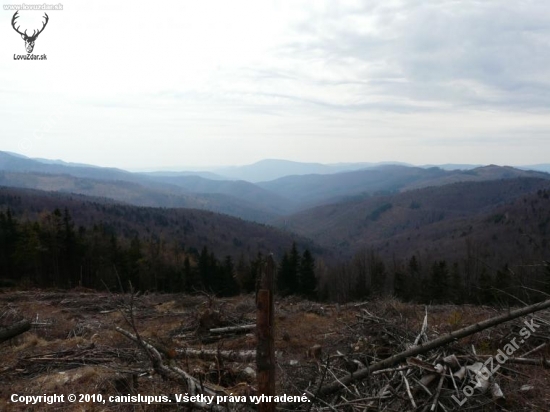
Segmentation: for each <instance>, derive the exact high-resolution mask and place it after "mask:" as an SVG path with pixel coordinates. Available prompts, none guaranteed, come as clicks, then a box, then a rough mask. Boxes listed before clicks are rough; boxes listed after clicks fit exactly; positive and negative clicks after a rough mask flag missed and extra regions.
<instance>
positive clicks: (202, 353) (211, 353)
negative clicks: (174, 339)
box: [176, 348, 256, 362]
mask: <svg viewBox="0 0 550 412" xmlns="http://www.w3.org/2000/svg"><path fill="white" fill-rule="evenodd" d="M176 353H177V354H178V355H182V356H189V357H196V358H201V359H225V360H228V361H230V362H251V361H255V360H256V351H255V350H243V351H234V350H216V349H193V348H184V349H176Z"/></svg>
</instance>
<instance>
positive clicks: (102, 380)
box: [0, 293, 550, 412]
mask: <svg viewBox="0 0 550 412" xmlns="http://www.w3.org/2000/svg"><path fill="white" fill-rule="evenodd" d="M2 299H4V300H2ZM254 299H255V298H254V296H251V295H250V296H241V297H236V298H230V299H217V298H215V297H212V296H208V295H206V294H204V295H199V296H183V295H155V294H145V295H139V294H131V293H130V294H126V295H111V294H104V295H102V296H99V295H98V294H97V293H81V294H78V293H75V294H67V295H65V294H63V295H62V296H58V295H54V294H49V295H43V296H42V295H40V296H34V295H32V294H20V295H17V298H14V299H10V300H8V297H7V295H3V296H1V295H0V302H6V303H5V306H4V307H2V308H0V309H1V310H0V321H2V326H3V327H0V340H2V339H4V340H6V341H9V342H12V344H11V346H9V347H8V346H6V345H8V343H4V344H3V346H2V347H0V353H3V354H4V355H6V356H7V355H8V354H9V359H8V358H6V361H5V362H4V366H3V367H2V369H0V384H1V385H2V386H3V387H4V389H2V390H3V392H1V393H2V395H1V396H2V397H6V396H7V395H6V394H9V393H11V392H10V391H12V390H16V389H17V390H18V391H20V392H21V391H23V390H24V391H25V394H29V395H33V394H37V395H38V394H43V393H46V392H48V390H49V389H47V388H49V387H50V386H47V385H50V383H51V382H52V379H54V380H55V382H62V384H61V386H59V388H58V389H55V390H56V391H61V392H62V391H63V389H65V388H67V390H69V389H70V390H71V391H75V390H78V391H80V392H82V393H91V392H97V393H104V394H105V395H117V394H120V395H133V394H147V395H158V394H166V395H167V396H169V399H170V401H171V402H170V405H166V404H164V405H163V404H155V403H152V404H149V405H140V410H143V411H164V410H174V406H175V405H178V407H179V408H180V409H179V410H190V409H191V408H194V409H193V410H200V409H202V410H212V411H253V410H258V405H257V404H256V403H255V402H254V400H253V398H252V396H257V395H258V382H257V372H256V361H257V352H256V343H257V339H256V338H257V336H256V324H255V323H256V313H255V312H256V304H255V300H254ZM25 302H27V303H25ZM41 302H43V305H42V304H41ZM94 302H95V303H94ZM25 305H26V306H25ZM78 307H81V308H82V309H81V310H80V311H79V312H77V311H76V308H78ZM549 307H550V301H544V302H540V303H537V304H534V305H524V306H522V307H519V308H489V307H483V308H482V307H474V306H430V307H424V306H418V305H411V304H404V303H401V302H399V301H396V300H392V299H386V300H380V301H374V302H364V303H354V304H347V305H331V304H321V303H315V302H309V301H305V300H300V299H298V298H296V297H289V298H285V299H282V300H278V301H277V302H276V305H275V351H276V352H275V359H276V364H277V365H276V382H275V386H276V394H277V395H280V396H282V395H287V396H298V397H299V398H296V399H302V400H305V401H302V402H293V403H283V402H279V403H278V404H277V405H276V409H277V410H289V411H290V410H296V411H308V412H309V411H350V412H353V411H459V410H469V411H489V410H502V411H538V410H540V411H543V410H547V405H549V404H550V384H549V382H550V373H549V370H548V368H550V361H549V360H546V356H547V355H548V354H549V349H550V345H549V342H550V313H549V312H548V311H547V309H548V308H549ZM31 310H35V311H42V314H41V315H40V316H38V315H35V316H34V317H30V316H29V315H28V314H29V313H32V312H31ZM46 311H49V312H47V313H49V315H48V316H49V317H48V318H46V317H45V316H46ZM10 314H11V315H10ZM8 315H9V316H11V317H9V316H8ZM12 315H13V316H12ZM23 317H26V318H27V319H30V320H24V319H23ZM8 318H9V319H10V321H9V322H7V321H6V319H8ZM63 322H65V323H63ZM56 328H57V329H56ZM31 334H34V335H36V336H38V337H35V338H34V341H31V340H27V341H25V339H24V338H22V337H23V336H25V335H31ZM117 337H118V338H119V339H117ZM18 339H19V341H17V340H18ZM13 342H15V343H13ZM60 374H61V375H60ZM61 378H63V379H62V380H60V379H61ZM56 384H57V383H56ZM6 385H7V386H6ZM40 385H42V386H40ZM71 385H72V386H71ZM52 387H54V386H52ZM55 388H57V387H55ZM35 392H36V393H35ZM21 393H22V392H21ZM176 394H187V396H188V398H187V399H186V400H185V402H182V398H178V397H176ZM193 395H203V396H204V397H195V398H191V397H192V396H193ZM304 395H305V396H304ZM207 396H208V397H214V398H210V399H218V397H226V398H224V399H225V401H224V402H220V403H219V404H218V403H217V402H216V401H214V402H213V403H209V402H205V399H208V398H206V397H207ZM306 399H307V400H306ZM6 405H7V406H6V407H9V408H11V409H10V410H19V409H17V407H19V406H20V407H21V408H23V405H13V404H6ZM42 406H43V407H44V409H37V408H35V409H28V410H48V406H47V405H42ZM76 406H82V405H76ZM76 406H75V408H76ZM96 407H97V405H96ZM105 407H108V410H110V411H130V410H134V409H133V408H134V407H135V405H132V404H131V402H130V403H128V404H124V403H118V404H109V403H107V404H105ZM66 408H67V409H65V410H72V409H70V407H69V406H66ZM20 410H25V409H20ZM74 410H77V409H74ZM97 410H103V409H97ZM105 410H106V409H105ZM260 410H262V409H260ZM265 410H267V409H265Z"/></svg>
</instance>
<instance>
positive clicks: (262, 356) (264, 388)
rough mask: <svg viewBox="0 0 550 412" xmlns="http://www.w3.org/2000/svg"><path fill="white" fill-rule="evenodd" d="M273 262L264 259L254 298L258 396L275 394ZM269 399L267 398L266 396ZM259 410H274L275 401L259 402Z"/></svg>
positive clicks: (269, 259) (270, 258)
mask: <svg viewBox="0 0 550 412" xmlns="http://www.w3.org/2000/svg"><path fill="white" fill-rule="evenodd" d="M274 270H275V263H274V262H273V257H272V256H268V257H267V259H266V264H265V270H264V271H263V273H262V280H261V282H260V290H258V296H257V298H256V307H257V315H256V316H257V317H256V334H257V336H258V345H257V349H256V367H257V369H258V396H262V395H265V397H267V396H272V397H273V396H275V345H274V337H273V335H274V306H273V278H274V277H273V272H274ZM268 399H269V398H268ZM258 411H259V412H274V411H275V402H266V401H265V399H264V401H263V402H260V404H259V409H258Z"/></svg>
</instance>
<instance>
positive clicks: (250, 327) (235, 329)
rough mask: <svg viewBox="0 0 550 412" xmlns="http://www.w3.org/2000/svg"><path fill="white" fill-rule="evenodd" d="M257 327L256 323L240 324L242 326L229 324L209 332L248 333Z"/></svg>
mask: <svg viewBox="0 0 550 412" xmlns="http://www.w3.org/2000/svg"><path fill="white" fill-rule="evenodd" d="M255 329H256V325H255V324H254V325H240V326H227V327H225V328H213V329H210V330H209V332H210V333H212V334H214V335H215V334H223V333H246V332H249V331H253V330H255Z"/></svg>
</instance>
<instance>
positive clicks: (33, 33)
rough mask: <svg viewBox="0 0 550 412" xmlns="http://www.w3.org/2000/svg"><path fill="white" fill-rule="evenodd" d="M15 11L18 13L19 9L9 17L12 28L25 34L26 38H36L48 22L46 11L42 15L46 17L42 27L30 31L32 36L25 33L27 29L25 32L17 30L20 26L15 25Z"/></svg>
mask: <svg viewBox="0 0 550 412" xmlns="http://www.w3.org/2000/svg"><path fill="white" fill-rule="evenodd" d="M17 13H19V10H18V11H16V12H15V14H14V15H13V17H12V19H11V26H12V27H13V29H14V30H15V31H16V32H17V33H19V34H20V35H21V36H25V37H26V38H28V39H36V38H37V37H38V35H39V34H40V33H42V31H43V30H44V28H45V27H46V25H47V24H48V21H49V20H50V18H49V17H48V14H47V13H44V17H45V18H46V21H44V23H42V28H41V29H40V30H38V32H36V30H33V32H32V36H29V35H28V34H27V30H25V33H21V32H20V31H19V27H21V26H17V28H16V27H15V20H16V19H18V18H19V16H18V15H17Z"/></svg>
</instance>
